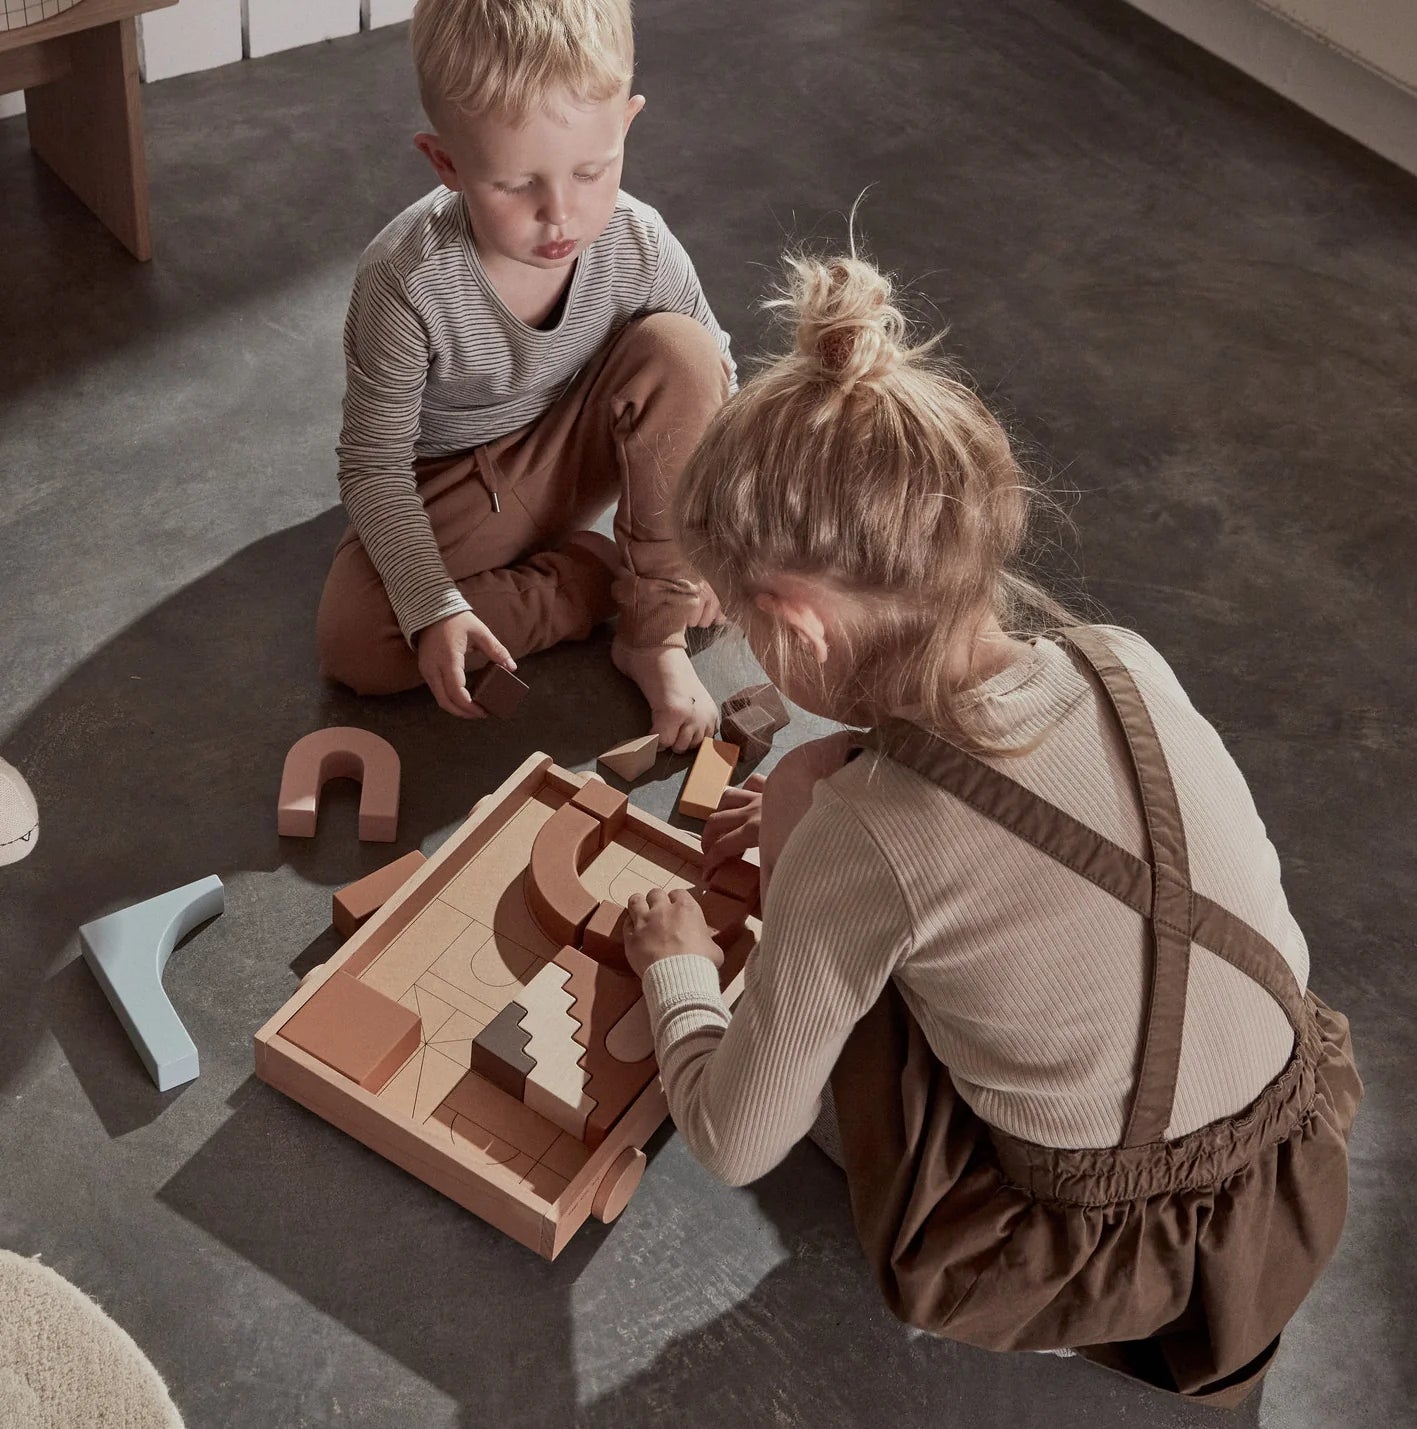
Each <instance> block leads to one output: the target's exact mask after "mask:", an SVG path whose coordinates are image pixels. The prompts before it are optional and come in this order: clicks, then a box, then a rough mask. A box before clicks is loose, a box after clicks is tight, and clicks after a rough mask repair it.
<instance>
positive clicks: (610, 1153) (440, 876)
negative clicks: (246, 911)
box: [256, 755, 758, 1258]
mask: <svg viewBox="0 0 1417 1429" xmlns="http://www.w3.org/2000/svg"><path fill="white" fill-rule="evenodd" d="M401 862H403V861H401ZM397 867H398V866H397V865H393V866H391V868H390V870H380V873H381V874H387V877H388V880H389V881H393V882H397V883H399V886H398V887H397V888H396V890H395V891H393V892H392V894H391V895H390V896H387V901H385V902H383V904H382V906H381V907H378V909H377V911H375V912H373V913H372V914H370V915H367V916H366V921H364V922H363V924H362V926H359V927H358V928H357V930H356V931H355V932H354V934H353V936H352V937H351V938H350V940H349V942H348V943H346V944H345V946H344V947H343V948H342V949H341V950H340V951H339V952H338V953H336V954H335V955H334V957H332V958H331V959H330V961H329V962H328V963H326V964H325V965H324V966H323V967H320V968H317V969H315V970H314V971H313V972H312V973H311V974H309V975H308V977H307V978H306V979H305V981H304V982H303V983H302V985H301V987H300V989H299V991H298V992H297V993H296V995H295V997H294V998H292V999H291V1001H290V1002H288V1003H287V1004H286V1006H285V1007H283V1008H282V1009H281V1010H280V1012H278V1013H277V1014H276V1016H275V1017H273V1018H272V1019H271V1021H270V1022H269V1023H267V1025H266V1026H265V1027H263V1028H262V1029H261V1031H260V1032H258V1033H257V1035H256V1070H257V1073H258V1075H260V1076H261V1077H262V1078H263V1079H264V1080H266V1081H268V1082H270V1083H271V1084H272V1085H273V1086H276V1087H278V1088H279V1089H280V1090H282V1091H284V1092H285V1093H286V1094H287V1095H289V1096H292V1097H293V1098H295V1099H296V1100H297V1101H300V1102H301V1103H302V1104H304V1105H305V1106H307V1107H309V1108H310V1109H311V1110H313V1111H315V1112H316V1113H317V1114H318V1115H320V1116H322V1117H324V1118H325V1119H326V1120H328V1121H331V1122H333V1123H334V1124H335V1125H337V1126H340V1127H342V1128H343V1129H344V1130H345V1131H347V1132H348V1133H349V1134H351V1135H352V1136H355V1137H356V1138H358V1139H359V1140H360V1141H362V1142H364V1143H365V1145H367V1146H369V1147H371V1148H372V1149H373V1150H375V1151H377V1152H378V1153H379V1154H381V1155H383V1156H385V1157H387V1158H388V1159H390V1160H392V1161H394V1162H396V1163H397V1164H398V1165H400V1166H403V1167H404V1168H405V1169H406V1170H408V1171H410V1172H411V1173H412V1174H413V1175H416V1176H418V1177H419V1178H420V1179H422V1180H423V1181H425V1182H427V1183H428V1184H429V1185H432V1186H434V1187H435V1188H437V1189H438V1190H440V1191H442V1192H444V1194H446V1195H448V1196H450V1197H452V1198H453V1199H454V1200H456V1201H457V1202H458V1203H459V1204H461V1205H463V1206H466V1207H467V1208H468V1209H470V1210H472V1211H474V1212H476V1213H477V1214H478V1215H480V1216H482V1217H483V1218H485V1219H486V1220H488V1221H490V1222H491V1223H492V1224H494V1225H497V1226H499V1227H500V1228H501V1229H502V1230H504V1231H505V1232H506V1233H507V1234H509V1235H512V1236H514V1237H515V1238H516V1239H518V1240H519V1241H521V1242H522V1243H523V1244H524V1245H527V1246H529V1247H530V1248H532V1249H533V1250H535V1251H537V1252H538V1253H539V1254H541V1255H543V1256H546V1257H547V1258H553V1257H554V1256H555V1255H556V1254H557V1253H558V1252H559V1251H560V1250H561V1249H562V1247H563V1246H564V1245H565V1244H566V1241H567V1240H568V1239H569V1238H570V1236H571V1235H572V1234H573V1233H574V1232H575V1230H576V1229H577V1228H578V1227H579V1226H580V1225H581V1224H582V1223H583V1222H584V1221H585V1219H586V1217H587V1216H588V1215H592V1214H594V1215H597V1216H599V1217H600V1218H601V1219H605V1220H610V1219H613V1218H614V1216H615V1215H617V1214H618V1213H619V1210H620V1209H621V1208H622V1207H623V1205H624V1204H625V1202H626V1201H627V1200H628V1198H629V1196H630V1195H631V1194H632V1193H633V1190H634V1188H635V1185H636V1183H637V1181H638V1178H639V1175H640V1172H641V1171H642V1169H643V1166H644V1157H643V1153H642V1151H641V1150H640V1148H641V1146H642V1145H643V1143H644V1141H645V1140H646V1139H647V1138H648V1137H649V1136H650V1135H651V1134H652V1132H653V1131H654V1130H655V1128H656V1127H657V1126H658V1125H659V1123H660V1122H661V1121H662V1120H663V1118H664V1116H665V1115H666V1113H667V1108H666V1106H665V1102H664V1094H663V1091H662V1089H661V1088H660V1086H659V1082H658V1078H657V1076H656V1066H655V1062H654V1048H653V1042H652V1039H651V1036H650V1029H649V1021H648V1014H647V1009H646V1006H645V1003H644V999H643V997H642V996H641V993H640V988H639V983H638V980H637V979H636V978H634V977H633V975H632V974H630V973H629V972H628V970H627V968H626V966H625V963H624V940H623V931H622V930H623V919H624V908H625V903H626V902H627V900H628V899H629V897H630V896H631V895H632V894H634V893H636V892H647V891H649V890H650V889H651V888H654V887H661V888H676V887H677V888H692V889H695V896H696V897H698V898H699V899H700V902H701V904H702V906H703V907H704V909H705V914H706V916H707V917H708V920H709V922H710V925H711V927H712V928H713V930H714V934H715V937H716V939H717V940H718V942H719V943H720V946H722V947H723V948H724V950H725V961H724V971H723V983H724V989H725V996H726V997H727V998H728V999H729V1001H732V1000H734V999H735V998H736V996H737V994H738V992H739V991H740V989H741V985H742V966H743V962H744V960H745V959H746V956H747V953H748V950H749V949H750V948H751V946H752V944H753V940H754V937H755V933H756V928H757V922H756V918H757V911H758V908H757V870H756V869H755V868H753V867H752V866H751V865H748V864H745V863H741V862H735V863H734V864H732V865H730V866H729V867H728V868H726V869H724V870H721V871H720V872H719V873H718V874H716V875H715V878H714V880H713V886H712V887H710V888H708V889H698V888H696V885H697V883H698V881H699V874H700V872H701V869H702V855H701V853H700V851H699V849H698V845H697V841H696V840H694V839H693V838H691V837H689V836H688V835H685V834H682V833H679V832H678V831H676V830H674V829H671V828H669V827H668V825H666V824H664V823H662V822H661V821H660V820H657V819H654V818H652V817H650V816H649V815H646V814H644V813H642V812H640V811H639V810H636V809H634V808H631V807H630V806H629V804H628V801H627V799H626V798H625V796H624V795H623V794H621V793H618V792H617V791H615V790H612V789H610V788H609V787H608V786H606V785H605V784H604V783H602V782H600V781H598V780H592V779H587V778H585V777H583V776H575V775H572V774H569V773H567V772H566V771H564V770H561V769H558V768H557V767H556V766H555V765H553V764H552V762H551V760H550V758H549V757H548V756H546V755H534V756H533V757H532V758H531V759H529V760H528V761H527V762H526V764H524V765H523V766H522V768H521V769H520V770H518V771H517V772H516V773H515V774H513V776H512V777H511V778H510V779H509V780H508V781H507V782H506V783H505V784H504V785H503V786H502V787H501V788H500V789H499V790H497V792H496V793H495V794H494V795H492V796H490V797H488V798H486V799H483V800H481V801H479V803H478V805H477V807H476V809H475V810H474V812H473V814H472V816H471V817H470V818H469V819H468V820H467V821H466V822H465V823H464V824H463V825H462V827H461V828H460V829H459V830H458V831H457V832H456V833H455V834H454V835H453V836H452V837H451V838H450V839H449V840H448V842H447V843H446V844H445V845H444V846H443V848H442V849H440V850H439V852H438V853H437V854H436V855H435V856H434V857H433V858H431V859H429V860H428V861H427V862H425V863H422V864H421V866H418V864H417V860H416V859H412V858H411V859H410V860H409V861H408V863H407V865H406V867H405V870H404V873H403V875H402V877H401V878H396V876H395V874H394V873H393V869H395V868H397ZM378 876H379V875H371V879H376V878H377V877H378ZM369 881H370V880H361V883H368V882H369ZM358 888H359V885H355V886H354V889H355V890H357V889H358ZM353 891H354V890H348V889H347V890H344V895H349V894H351V893H352V892H353ZM370 896H372V895H370ZM353 902H354V903H355V904H357V900H353ZM349 912H350V917H351V918H354V917H357V915H358V907H357V906H352V907H351V908H350V910H349Z"/></svg>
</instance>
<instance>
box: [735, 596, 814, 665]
mask: <svg viewBox="0 0 1417 1429" xmlns="http://www.w3.org/2000/svg"><path fill="white" fill-rule="evenodd" d="M753 604H754V605H755V606H757V608H758V609H759V610H761V611H762V613H763V614H764V615H766V616H767V617H768V619H769V620H772V621H773V622H774V623H776V624H778V625H782V626H785V627H786V628H787V630H788V632H789V633H790V634H791V636H792V638H793V640H794V641H796V643H797V644H798V645H800V646H801V648H802V649H803V650H805V651H806V652H807V654H809V655H810V656H811V657H812V659H813V660H815V661H816V662H817V664H819V665H825V664H826V662H827V655H828V654H829V650H828V646H827V627H826V622H825V621H824V620H823V619H822V611H821V607H820V605H819V604H818V603H817V602H816V601H815V600H813V599H812V596H811V594H810V592H808V591H806V590H794V591H792V592H791V593H790V594H788V593H779V592H776V591H759V592H758V594H757V595H755V596H754V597H753Z"/></svg>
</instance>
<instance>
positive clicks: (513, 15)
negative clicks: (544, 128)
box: [409, 0, 635, 125]
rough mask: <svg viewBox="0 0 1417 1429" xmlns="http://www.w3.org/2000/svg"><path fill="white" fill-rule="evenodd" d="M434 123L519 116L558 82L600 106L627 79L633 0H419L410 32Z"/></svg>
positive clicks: (631, 48) (515, 120) (630, 65)
mask: <svg viewBox="0 0 1417 1429" xmlns="http://www.w3.org/2000/svg"><path fill="white" fill-rule="evenodd" d="M409 38H410V43H411V45H412V47H413V64H414V69H415V70H416V72H417V74H418V92H419V96H420V97H421V98H422V100H423V108H424V109H425V110H426V111H427V114H428V117H429V118H430V119H431V120H432V121H433V123H434V124H435V125H436V124H441V123H444V122H446V120H447V119H448V118H450V117H452V116H454V115H456V114H488V115H491V116H492V117H493V118H495V119H499V120H502V121H503V122H505V123H512V124H515V123H519V122H520V121H521V120H523V119H525V118H526V117H527V115H529V114H530V113H531V112H532V111H533V110H534V109H535V108H536V107H537V105H539V104H541V103H543V102H544V101H545V100H546V98H547V96H548V95H550V94H553V93H554V92H556V91H557V90H561V89H564V90H568V91H569V92H570V93H571V94H572V95H574V96H575V97H576V99H578V100H580V101H583V102H585V103H591V104H598V103H600V102H601V101H602V100H606V99H609V98H610V97H611V96H612V95H614V94H617V93H618V92H619V91H620V90H621V89H623V88H625V87H626V86H628V85H629V83H630V78H631V75H632V74H633V72H634V66H635V42H634V32H633V29H632V26H631V21H630V0H418V5H417V6H416V8H415V9H414V12H413V25H412V28H411V32H410V37H409Z"/></svg>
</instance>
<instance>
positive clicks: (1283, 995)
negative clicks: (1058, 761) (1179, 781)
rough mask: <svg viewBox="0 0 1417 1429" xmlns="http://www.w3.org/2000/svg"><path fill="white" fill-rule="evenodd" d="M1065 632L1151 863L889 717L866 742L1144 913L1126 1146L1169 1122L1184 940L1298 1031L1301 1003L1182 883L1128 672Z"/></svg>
mask: <svg viewBox="0 0 1417 1429" xmlns="http://www.w3.org/2000/svg"><path fill="white" fill-rule="evenodd" d="M1064 639H1065V640H1066V641H1067V643H1068V645H1069V646H1071V648H1072V649H1074V650H1076V651H1077V653H1078V654H1079V655H1080V656H1081V658H1082V659H1083V660H1084V661H1085V662H1086V663H1087V665H1088V666H1089V667H1090V668H1091V669H1092V670H1093V671H1094V672H1095V673H1096V676H1097V679H1098V681H1099V682H1100V684H1101V686H1102V690H1103V692H1104V693H1105V695H1106V696H1107V701H1108V705H1109V707H1110V708H1111V709H1112V710H1113V712H1114V714H1115V715H1116V718H1117V720H1118V722H1119V724H1120V725H1121V728H1122V730H1123V733H1124V736H1125V738H1126V742H1127V748H1128V751H1129V753H1130V755H1131V763H1132V767H1133V771H1134V774H1135V777H1136V783H1137V788H1138V793H1139V796H1140V799H1141V805H1142V813H1143V819H1144V822H1145V825H1146V831H1147V840H1148V845H1149V853H1150V854H1151V861H1150V862H1148V861H1147V860H1145V859H1140V858H1138V857H1137V856H1136V855H1135V854H1133V853H1131V852H1129V851H1128V850H1127V849H1124V848H1122V847H1121V846H1120V845H1119V844H1117V843H1115V842H1113V841H1112V840H1111V839H1108V838H1105V837H1104V836H1103V835H1101V834H1099V833H1098V832H1097V831H1096V830H1095V829H1093V828H1090V827H1089V826H1088V825H1086V824H1084V823H1082V822H1081V821H1080V820H1078V819H1075V818H1074V817H1073V816H1072V815H1071V814H1068V813H1066V812H1065V811H1064V810H1062V809H1060V808H1058V807H1057V805H1056V804H1053V803H1051V802H1050V801H1048V800H1047V799H1044V798H1043V797H1042V796H1041V795H1038V794H1035V793H1033V791H1032V790H1030V789H1026V788H1024V786H1023V785H1021V784H1019V783H1018V782H1017V781H1016V780H1013V779H1010V778H1009V777H1008V775H1006V774H1003V773H1000V772H999V771H998V770H997V769H995V768H993V767H992V766H990V765H988V764H985V763H984V762H983V760H981V759H978V758H976V757H975V756H974V755H972V754H968V753H966V752H965V751H964V750H962V749H959V748H957V747H956V746H955V745H952V744H950V743H948V742H947V741H946V740H943V739H941V738H939V737H938V736H936V735H932V734H930V733H928V732H927V731H925V730H923V729H920V728H919V727H918V726H915V725H912V724H909V723H907V722H905V721H903V720H891V721H889V722H888V723H887V724H885V725H883V726H881V728H880V729H878V730H876V731H873V732H872V733H871V734H870V735H868V736H866V738H865V740H864V741H863V742H864V743H866V744H867V745H869V746H870V747H873V748H876V749H879V750H880V751H881V752H882V753H884V754H886V755H888V756H889V757H890V758H892V759H895V760H897V761H898V762H900V763H902V764H905V765H907V766H908V767H909V768H911V769H914V770H915V771H916V772H917V773H919V774H921V775H922V776H924V777H925V778H928V779H930V780H932V781H933V782H935V783H936V784H939V785H940V786H941V787H942V788H944V789H946V790H947V791H948V792H949V793H951V794H953V795H954V796H955V797H956V798H958V799H960V800H961V801H962V802H964V803H966V804H968V805H969V806H970V807H971V808H973V809H976V810H977V811H978V812H979V813H981V814H983V815H985V816H986V817H987V818H990V819H992V820H993V821H994V822H995V823H998V824H1000V825H1001V826H1002V827H1004V828H1006V829H1008V830H1009V831H1010V832H1011V833H1013V834H1015V835H1017V836H1018V837H1019V838H1021V839H1024V840H1025V841H1026V842H1027V843H1030V844H1032V845H1033V846H1034V847H1035V848H1037V849H1039V850H1040V852H1043V853H1046V854H1047V855H1048V856H1049V857H1051V858H1054V859H1056V860H1057V861H1058V862H1059V863H1062V864H1064V865H1066V866H1067V867H1068V868H1071V869H1072V870H1073V871H1074V872H1076V873H1078V874H1079V875H1081V876H1082V877H1083V878H1086V879H1088V880H1089V881H1090V882H1092V883H1094V884H1096V885H1097V886H1098V887H1099V888H1101V889H1103V890H1105V891H1106V892H1108V893H1110V894H1111V895H1112V896H1113V897H1114V898H1117V899H1118V900H1119V901H1121V902H1123V903H1125V904H1127V905H1128V907H1130V908H1132V909H1134V910H1135V911H1136V912H1138V913H1140V914H1141V915H1142V916H1143V917H1145V918H1147V919H1148V921H1149V923H1150V927H1151V941H1152V948H1153V953H1152V969H1151V978H1150V987H1149V992H1148V998H1147V1014H1146V1027H1145V1031H1144V1034H1143V1042H1142V1057H1141V1066H1140V1070H1139V1073H1138V1078H1137V1086H1136V1090H1135V1093H1134V1096H1133V1100H1132V1105H1131V1108H1130V1111H1129V1113H1128V1118H1127V1126H1126V1131H1125V1135H1124V1140H1123V1144H1124V1145H1127V1146H1132V1145H1140V1144H1143V1143H1145V1142H1148V1141H1158V1140H1160V1139H1162V1138H1163V1137H1164V1135H1165V1132H1166V1127H1167V1125H1168V1124H1169V1122H1170V1119H1171V1108H1172V1103H1173V1101H1174V1098H1175V1087H1176V1073H1177V1068H1178V1066H1179V1063H1180V1053H1181V1032H1182V1027H1183V1025H1184V1021H1185V1010H1186V983H1187V978H1188V975H1189V965H1190V945H1191V943H1192V942H1198V943H1200V944H1201V945H1202V946H1203V947H1205V948H1208V949H1209V950H1210V951H1211V952H1214V953H1215V954H1217V955H1218V956H1219V957H1221V958H1224V959H1225V960H1226V961H1227V962H1229V963H1230V964H1232V966H1234V967H1236V968H1238V969H1239V970H1240V971H1242V972H1244V973H1246V974H1247V975H1248V976H1249V977H1251V978H1253V979H1254V980H1255V981H1256V982H1258V983H1259V984H1260V985H1261V986H1262V987H1264V989H1265V990H1266V991H1267V992H1268V993H1269V994H1270V996H1271V997H1273V998H1274V999H1275V1001H1276V1002H1278V1003H1279V1004H1280V1006H1281V1007H1282V1008H1283V1010H1284V1012H1285V1015H1286V1017H1287V1018H1288V1019H1289V1022H1290V1025H1291V1026H1292V1027H1293V1028H1294V1030H1295V1033H1296V1034H1298V1033H1299V1031H1300V1030H1301V1028H1302V1021H1303V999H1302V997H1301V995H1300V992H1299V988H1298V984H1297V982H1296V980H1295V978H1294V974H1293V972H1292V970H1291V969H1290V967H1289V965H1288V963H1286V962H1285V961H1284V958H1283V957H1282V956H1281V954H1280V953H1279V951H1278V949H1276V948H1275V947H1274V945H1273V944H1272V943H1270V942H1269V941H1268V940H1267V939H1266V938H1264V937H1263V936H1262V935H1261V934H1260V933H1258V932H1256V931H1255V929H1253V928H1251V927H1250V926H1249V925H1248V924H1247V923H1245V922H1243V921H1242V920H1241V919H1239V918H1236V917H1235V916H1234V915H1233V914H1231V913H1229V912H1228V911H1226V910H1225V909H1223V908H1221V907H1220V905H1219V904H1216V903H1214V902H1212V901H1211V900H1210V899H1208V898H1205V897H1204V896H1203V895H1201V894H1198V893H1196V892H1195V891H1194V890H1193V889H1192V888H1191V884H1190V870H1189V860H1188V857H1187V853H1186V839H1185V829H1184V826H1183V824H1182V821H1181V815H1180V808H1179V804H1178V802H1177V799H1176V791H1175V787H1174V784H1173V782H1172V779H1171V772H1170V768H1169V766H1168V765H1167V763H1166V758H1165V754H1164V752H1163V751H1162V748H1161V743H1160V740H1159V739H1158V738H1157V735H1156V730H1155V727H1154V725H1153V723H1152V720H1151V716H1150V713H1149V711H1148V710H1147V708H1146V703H1145V701H1144V700H1143V699H1142V696H1141V692H1140V691H1139V690H1138V689H1137V687H1136V682H1135V681H1134V680H1133V679H1132V676H1131V673H1130V672H1129V671H1128V670H1127V669H1126V667H1125V666H1124V665H1122V663H1121V661H1120V660H1118V659H1117V657H1116V655H1115V654H1114V653H1113V652H1112V650H1111V649H1110V648H1109V647H1108V646H1107V644H1106V643H1105V642H1104V641H1103V640H1102V638H1101V636H1099V635H1098V634H1097V632H1096V631H1094V630H1091V629H1088V628H1074V629H1071V630H1069V631H1067V632H1066V633H1065V636H1064Z"/></svg>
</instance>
